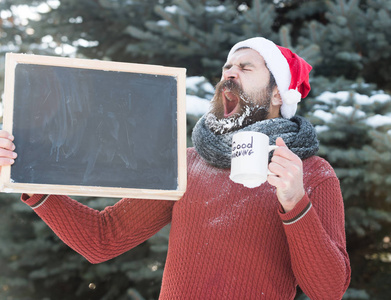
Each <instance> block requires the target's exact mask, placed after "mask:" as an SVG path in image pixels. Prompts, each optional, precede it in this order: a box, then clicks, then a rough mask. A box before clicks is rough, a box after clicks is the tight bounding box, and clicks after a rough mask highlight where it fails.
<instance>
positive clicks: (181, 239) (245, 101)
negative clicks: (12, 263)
mask: <svg viewBox="0 0 391 300" xmlns="http://www.w3.org/2000/svg"><path fill="white" fill-rule="evenodd" d="M310 70H311V67H310V65H308V64H307V63H306V62H305V61H304V60H303V59H302V58H300V57H299V56H297V55H296V54H294V53H292V52H291V51H290V50H289V49H287V48H283V47H280V46H277V45H275V44H274V43H273V42H271V41H269V40H266V39H264V38H260V37H258V38H253V39H249V40H245V41H242V42H240V43H238V44H236V45H235V46H234V47H233V48H232V49H231V51H230V52H229V54H228V58H227V62H226V63H225V65H224V67H223V76H222V79H221V82H220V83H219V84H218V85H217V87H216V94H215V96H214V99H213V100H212V107H211V110H210V112H208V113H207V114H206V115H205V116H203V117H202V118H201V119H200V120H199V122H198V123H197V124H196V126H195V128H194V131H193V137H192V139H193V143H194V148H190V149H188V153H187V160H188V187H187V191H186V193H185V194H184V196H183V197H182V198H181V199H180V200H179V201H176V202H174V201H163V200H140V199H122V200H121V201H119V202H118V203H117V204H115V205H114V206H112V207H107V208H106V209H105V210H103V211H101V212H99V211H96V210H93V209H91V208H88V207H86V206H84V205H82V204H81V203H79V202H77V201H74V200H72V199H70V198H69V197H66V196H56V195H26V194H23V195H22V200H23V201H24V202H25V203H27V204H28V205H30V206H31V207H32V208H33V209H34V211H35V212H36V213H37V214H38V215H39V216H40V217H41V218H42V219H43V220H44V221H45V222H46V223H47V224H48V225H49V226H50V227H51V228H52V229H53V230H54V232H55V233H56V234H57V235H58V236H59V237H60V238H61V239H62V240H63V241H64V242H65V243H67V244H68V245H69V246H70V247H72V248H73V249H75V250H76V251H77V252H79V253H80V254H82V255H83V256H84V257H85V258H86V259H88V260H89V261H90V262H92V263H100V262H103V261H106V260H108V259H111V258H113V257H116V256H118V255H120V254H122V253H124V252H125V251H128V250H130V249H131V248H133V247H135V246H137V245H138V244H140V243H142V242H143V241H145V240H146V239H148V238H149V237H151V236H152V235H154V234H155V233H156V232H158V231H159V230H160V229H161V228H162V227H163V226H165V225H167V224H168V223H171V232H170V240H169V247H168V253H167V260H166V265H165V270H164V274H163V282H162V287H161V294H160V298H159V299H170V300H172V299H202V300H205V299H224V300H226V299H282V300H287V299H294V297H295V294H296V287H297V285H299V286H300V288H301V289H302V290H303V291H304V292H305V293H306V294H307V295H308V296H309V297H310V298H311V299H321V300H325V299H341V298H342V296H343V294H344V292H345V291H346V289H347V287H348V285H349V282H350V265H349V258H348V255H347V252H346V241H345V231H344V208H343V200H342V196H341V191H340V187H339V181H338V178H337V177H336V175H335V173H334V171H333V169H332V168H331V166H330V165H329V164H328V163H327V162H326V161H325V160H323V159H321V158H319V157H317V156H315V154H316V152H317V150H318V141H317V139H316V134H315V131H314V128H313V127H312V126H311V124H310V123H309V122H308V121H306V120H305V119H304V118H302V117H299V116H295V112H296V109H297V103H298V102H299V101H300V99H301V98H304V97H305V96H306V95H307V94H308V92H309V89H310V86H309V72H310ZM238 131H257V132H262V133H264V134H266V135H268V136H269V138H270V143H271V144H274V143H276V144H277V145H278V146H279V148H278V149H276V150H275V151H274V154H273V155H272V158H271V161H270V164H269V170H270V171H271V172H272V173H273V175H269V176H268V181H267V182H266V183H264V184H262V185H261V186H259V187H257V188H252V189H251V188H247V187H245V186H242V185H239V184H236V183H234V182H232V181H231V180H230V179H229V172H230V171H229V167H230V149H231V138H232V135H233V134H234V133H235V132H238ZM12 140H13V138H12V137H10V136H9V135H8V134H7V133H6V132H4V131H2V132H0V145H1V147H2V148H3V150H2V152H1V153H2V154H1V155H2V157H1V158H0V163H1V164H2V165H6V164H11V163H12V161H9V159H13V158H14V157H15V155H16V154H13V153H14V152H13V150H14V146H13V143H12Z"/></svg>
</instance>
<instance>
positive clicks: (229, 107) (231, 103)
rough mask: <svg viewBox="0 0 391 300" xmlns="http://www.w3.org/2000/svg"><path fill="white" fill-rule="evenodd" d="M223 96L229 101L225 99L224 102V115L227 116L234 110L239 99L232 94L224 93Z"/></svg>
mask: <svg viewBox="0 0 391 300" xmlns="http://www.w3.org/2000/svg"><path fill="white" fill-rule="evenodd" d="M225 95H226V97H227V98H229V99H230V100H228V99H226V101H225V115H226V116H229V115H230V114H231V113H232V112H233V110H234V109H235V108H236V106H237V104H238V102H239V97H238V96H236V95H235V94H233V93H230V92H228V93H226V94H225Z"/></svg>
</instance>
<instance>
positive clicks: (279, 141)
mask: <svg viewBox="0 0 391 300" xmlns="http://www.w3.org/2000/svg"><path fill="white" fill-rule="evenodd" d="M276 145H277V146H279V147H286V144H285V142H284V140H283V139H282V138H281V137H278V138H277V140H276Z"/></svg>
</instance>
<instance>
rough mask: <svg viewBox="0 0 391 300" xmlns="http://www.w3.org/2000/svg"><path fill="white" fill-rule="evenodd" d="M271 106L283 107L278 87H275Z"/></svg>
mask: <svg viewBox="0 0 391 300" xmlns="http://www.w3.org/2000/svg"><path fill="white" fill-rule="evenodd" d="M271 105H273V106H281V105H282V99H281V96H280V92H279V91H278V88H277V87H274V89H273V93H272V98H271Z"/></svg>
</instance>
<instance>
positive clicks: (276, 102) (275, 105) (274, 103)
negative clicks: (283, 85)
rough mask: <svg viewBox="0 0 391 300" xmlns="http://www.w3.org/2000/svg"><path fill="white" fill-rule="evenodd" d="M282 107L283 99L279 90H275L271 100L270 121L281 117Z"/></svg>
mask: <svg viewBox="0 0 391 300" xmlns="http://www.w3.org/2000/svg"><path fill="white" fill-rule="evenodd" d="M281 105H282V99H281V96H280V92H279V91H278V88H277V87H275V88H274V89H273V93H272V96H271V99H270V110H269V116H268V118H269V119H273V118H278V117H281V114H280V108H281Z"/></svg>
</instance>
